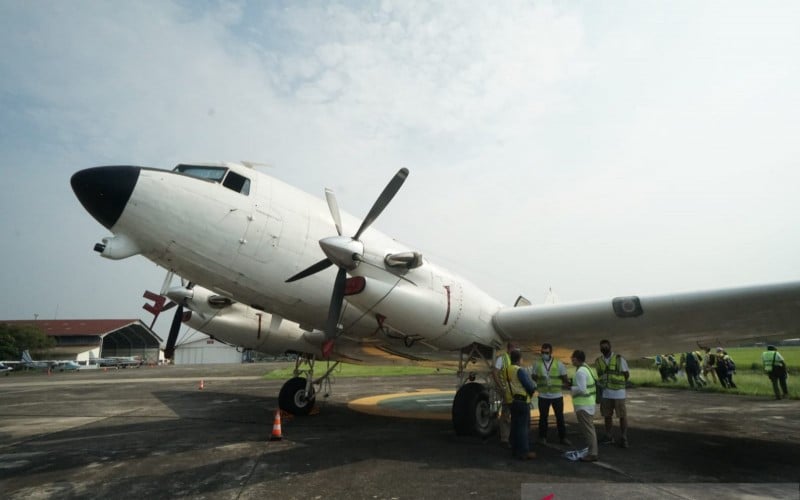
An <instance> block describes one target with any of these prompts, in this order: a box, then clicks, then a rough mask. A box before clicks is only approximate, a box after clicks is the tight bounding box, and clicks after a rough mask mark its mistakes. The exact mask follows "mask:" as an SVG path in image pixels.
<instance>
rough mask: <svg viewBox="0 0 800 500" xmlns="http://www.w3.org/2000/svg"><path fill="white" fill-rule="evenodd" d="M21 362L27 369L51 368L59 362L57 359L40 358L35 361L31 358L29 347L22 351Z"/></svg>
mask: <svg viewBox="0 0 800 500" xmlns="http://www.w3.org/2000/svg"><path fill="white" fill-rule="evenodd" d="M20 364H21V365H22V367H23V368H25V369H27V370H51V369H53V368H55V366H56V365H57V364H58V361H56V360H39V361H34V360H33V358H31V353H30V352H28V350H27V349H25V350H24V351H22V358H21V359H20Z"/></svg>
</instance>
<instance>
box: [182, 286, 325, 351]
mask: <svg viewBox="0 0 800 500" xmlns="http://www.w3.org/2000/svg"><path fill="white" fill-rule="evenodd" d="M167 295H168V296H169V297H170V298H172V299H173V300H176V299H177V300H178V301H181V302H182V303H183V304H184V305H185V306H186V307H187V308H188V309H189V310H190V311H191V313H190V314H189V315H188V318H186V319H185V321H184V322H185V323H186V324H188V325H189V326H191V327H192V328H194V329H195V330H198V331H200V332H203V333H205V334H206V335H210V336H212V337H214V338H215V339H219V340H222V341H224V342H228V343H229V344H233V345H237V346H241V347H245V348H249V349H254V350H257V351H259V352H263V353H267V354H283V353H285V352H286V351H297V352H315V351H318V350H319V349H320V344H321V341H319V338H320V336H319V335H318V334H317V333H315V332H307V331H305V330H303V329H302V328H300V325H299V324H297V323H295V322H293V321H287V320H284V319H283V318H281V317H280V316H276V315H273V314H269V313H265V312H263V311H259V310H257V309H253V308H252V307H249V306H246V305H244V304H241V303H238V302H231V301H230V300H229V299H227V298H225V297H222V296H221V295H217V294H214V293H213V292H212V291H211V290H208V289H206V288H203V287H199V286H196V287H194V288H193V289H187V288H183V287H177V288H173V289H171V290H170V291H169V292H168V293H167ZM226 304H227V305H226Z"/></svg>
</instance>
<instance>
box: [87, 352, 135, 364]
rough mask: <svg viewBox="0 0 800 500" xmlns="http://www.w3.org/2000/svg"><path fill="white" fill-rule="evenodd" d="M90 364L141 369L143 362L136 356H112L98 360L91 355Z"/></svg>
mask: <svg viewBox="0 0 800 500" xmlns="http://www.w3.org/2000/svg"><path fill="white" fill-rule="evenodd" d="M89 364H90V365H97V366H99V367H101V368H102V367H111V368H128V367H129V366H133V367H136V368H138V367H140V366H142V360H141V359H139V358H137V357H134V356H110V357H106V358H96V357H94V355H93V354H91V353H89Z"/></svg>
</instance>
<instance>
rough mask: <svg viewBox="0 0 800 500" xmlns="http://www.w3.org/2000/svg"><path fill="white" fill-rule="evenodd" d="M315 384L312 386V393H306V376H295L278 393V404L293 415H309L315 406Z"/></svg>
mask: <svg viewBox="0 0 800 500" xmlns="http://www.w3.org/2000/svg"><path fill="white" fill-rule="evenodd" d="M315 400H316V396H315V395H314V386H313V385H312V386H311V394H310V395H306V379H305V377H295V378H292V379H289V380H287V381H286V383H285V384H283V387H281V392H280V393H279V394H278V406H280V408H281V410H284V411H288V412H289V413H291V414H292V415H299V416H302V415H308V414H309V413H310V412H311V408H313V407H314V401H315Z"/></svg>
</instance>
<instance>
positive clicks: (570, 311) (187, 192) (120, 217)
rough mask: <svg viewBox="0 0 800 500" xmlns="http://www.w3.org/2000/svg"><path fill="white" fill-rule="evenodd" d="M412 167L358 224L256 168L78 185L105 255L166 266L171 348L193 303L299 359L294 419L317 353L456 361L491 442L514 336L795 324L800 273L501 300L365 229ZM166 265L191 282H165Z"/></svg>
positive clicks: (104, 173) (233, 332)
mask: <svg viewBox="0 0 800 500" xmlns="http://www.w3.org/2000/svg"><path fill="white" fill-rule="evenodd" d="M407 176H408V170H406V169H401V170H400V171H398V172H397V174H396V175H395V176H394V177H393V178H392V179H391V181H390V182H389V183H388V185H387V186H386V188H385V189H384V190H383V192H382V193H381V194H380V196H379V197H378V199H377V201H376V202H375V203H374V205H373V206H372V208H371V209H370V211H369V213H368V214H367V216H366V217H365V218H364V219H363V220H358V219H356V218H355V217H353V216H350V215H348V214H346V213H344V212H340V210H339V206H338V202H337V200H336V197H335V196H334V194H333V192H332V191H330V190H325V199H324V200H323V199H321V198H317V197H314V196H312V195H309V194H307V193H304V192H302V191H300V190H298V189H296V188H294V187H292V186H289V185H287V184H285V183H283V182H281V181H280V180H278V179H275V178H273V177H270V176H267V175H265V174H263V173H260V172H257V171H256V170H254V169H252V168H250V166H249V164H247V163H229V162H222V163H192V164H180V165H178V166H177V167H175V168H174V169H173V170H172V171H169V170H161V169H154V168H146V167H136V166H106V167H95V168H89V169H85V170H81V171H79V172H77V173H75V174H74V175H73V176H72V179H71V183H72V188H73V190H74V192H75V194H76V196H77V197H78V199H79V200H80V202H81V203H82V204H83V206H84V207H85V208H86V210H87V211H88V212H89V213H90V214H91V215H92V216H93V217H94V218H95V219H96V220H97V221H98V222H100V223H101V224H102V225H103V226H105V227H106V228H107V229H109V230H110V231H111V232H112V233H113V236H111V237H107V238H103V240H102V242H101V243H97V244H96V245H95V248H94V249H95V251H97V252H98V253H100V255H101V256H103V257H106V258H109V259H124V258H127V257H131V256H134V255H143V256H144V257H146V258H148V259H149V260H151V261H153V262H155V263H156V264H158V265H160V266H162V267H164V268H165V269H166V270H167V271H168V278H169V279H167V280H165V284H164V286H163V287H162V295H168V296H169V297H171V298H172V299H173V300H174V301H176V302H177V303H178V307H177V310H176V313H175V317H174V319H173V328H172V329H171V330H170V336H169V339H168V350H169V348H170V344H171V346H172V347H174V343H175V337H176V336H177V333H178V328H179V327H180V320H181V318H182V317H183V307H184V306H186V307H189V308H190V309H192V311H194V312H193V314H192V316H193V317H194V318H195V321H199V322H200V323H198V325H200V329H201V330H203V331H205V332H207V333H211V334H212V335H214V336H216V337H218V338H220V339H221V340H225V341H228V342H230V343H233V344H237V345H241V346H244V347H253V348H258V349H259V350H263V349H264V348H265V346H266V347H268V346H275V347H276V349H287V350H292V351H295V352H297V353H299V354H300V355H301V356H300V358H298V364H297V365H296V367H295V377H293V378H292V379H290V380H289V381H287V382H286V384H284V386H283V388H282V389H281V391H280V395H279V404H280V406H281V407H282V408H283V409H286V410H288V411H291V412H292V413H295V414H306V413H308V412H309V411H310V409H311V407H312V406H313V403H314V398H315V390H316V389H315V386H316V385H317V384H320V383H321V382H322V381H324V380H325V379H326V378H327V377H328V375H329V374H330V371H331V368H328V370H327V371H326V373H324V374H323V375H322V376H320V377H318V378H316V379H315V378H314V362H315V360H317V359H326V360H335V361H342V360H346V361H350V362H361V363H367V362H374V361H377V362H381V363H385V362H387V360H400V359H402V360H412V361H413V362H416V363H442V362H447V361H450V362H452V361H455V362H457V366H458V373H459V380H460V388H459V389H458V391H457V393H456V396H455V399H454V401H453V407H452V415H453V425H454V427H455V429H456V432H457V433H459V434H478V435H486V434H488V433H489V432H491V430H492V424H493V417H494V407H493V403H492V402H493V401H494V400H495V399H496V398H495V397H493V396H492V395H490V391H491V390H492V384H491V383H490V382H489V377H488V376H487V374H488V372H489V369H490V366H491V362H492V359H493V357H494V356H495V354H496V353H497V351H498V350H500V349H501V348H502V346H503V345H504V344H505V343H506V342H507V341H509V340H514V341H517V342H521V343H526V344H528V345H540V344H541V343H542V342H551V343H553V344H558V345H561V346H566V347H569V348H581V349H585V350H587V351H588V352H594V351H595V350H596V348H597V345H598V342H599V340H600V339H601V338H608V339H610V340H611V341H612V342H613V344H614V347H615V350H617V351H619V352H624V353H626V354H627V355H628V356H630V357H634V356H639V355H648V354H653V353H657V352H672V351H676V350H681V349H682V348H683V347H685V346H687V345H692V346H694V345H724V344H730V343H732V342H743V341H747V340H750V339H755V338H758V339H765V338H774V337H787V336H796V333H797V332H798V330H799V329H800V314H799V313H800V282H793V283H781V284H769V285H757V286H749V287H744V288H734V289H725V290H712V291H702V292H692V293H680V294H669V295H647V296H645V295H641V296H634V295H631V296H625V297H616V298H612V299H603V300H593V301H585V302H578V303H564V302H560V303H556V304H545V305H529V304H530V303H529V302H527V301H526V300H524V299H522V298H521V299H518V300H517V305H518V306H519V307H507V306H504V305H503V304H502V303H501V302H500V301H498V300H496V299H494V298H492V297H490V296H489V295H488V294H486V293H485V292H483V291H482V290H481V289H480V288H478V287H477V286H475V285H473V284H472V283H470V282H468V281H467V280H465V279H464V278H462V277H460V276H458V275H457V274H454V273H452V272H450V271H448V270H446V269H443V268H441V267H439V266H437V265H435V264H434V263H433V262H431V261H429V260H428V259H427V258H425V257H423V255H422V254H421V253H420V252H419V251H417V250H416V249H414V248H413V247H409V246H406V245H403V244H401V243H398V242H397V241H395V240H394V239H392V238H391V237H389V236H387V235H385V234H383V233H381V232H379V231H377V230H375V229H373V228H372V227H371V226H372V224H373V223H374V222H375V220H376V219H377V218H378V216H379V215H380V214H381V213H382V212H383V210H384V209H385V208H386V207H387V206H388V204H389V203H390V202H391V200H392V199H393V198H394V196H395V195H396V194H397V192H398V191H399V189H400V187H401V186H402V184H403V183H404V181H405V179H406V177H407ZM354 228H357V229H355V231H353V230H354ZM348 235H352V236H348ZM321 257H322V258H321ZM320 258H321V259H320ZM172 273H175V274H177V275H179V276H181V277H183V278H185V279H187V280H190V282H189V284H187V285H185V286H182V287H170V286H169V285H170V284H171V280H172ZM195 284H196V286H195ZM201 287H202V288H201ZM267 350H269V349H267Z"/></svg>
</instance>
